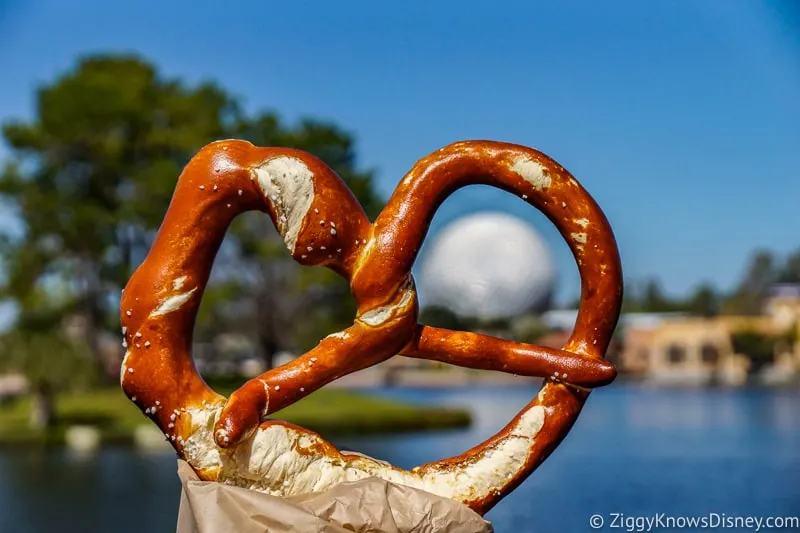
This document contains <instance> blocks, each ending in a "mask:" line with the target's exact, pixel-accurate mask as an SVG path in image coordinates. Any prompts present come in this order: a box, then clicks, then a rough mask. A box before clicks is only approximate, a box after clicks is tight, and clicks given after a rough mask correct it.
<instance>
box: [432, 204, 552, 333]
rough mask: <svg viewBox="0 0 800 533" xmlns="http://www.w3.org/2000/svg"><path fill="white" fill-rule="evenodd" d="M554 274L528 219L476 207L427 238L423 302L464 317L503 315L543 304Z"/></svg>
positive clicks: (510, 315) (550, 289) (548, 255)
mask: <svg viewBox="0 0 800 533" xmlns="http://www.w3.org/2000/svg"><path fill="white" fill-rule="evenodd" d="M555 278H556V274H555V267H554V265H553V258H552V255H551V253H550V250H549V248H548V247H547V245H546V244H545V242H544V240H543V239H542V238H541V237H540V236H539V234H538V233H537V232H536V231H535V230H534V229H533V227H531V226H530V224H527V223H526V222H524V221H522V220H520V219H518V218H516V217H513V216H511V215H507V214H504V213H477V214H474V215H470V216H467V217H464V218H461V219H459V220H457V221H456V222H453V223H451V224H450V225H448V226H446V227H445V228H444V229H443V230H442V231H441V232H440V233H439V234H438V235H437V236H436V238H435V239H434V241H433V242H432V243H431V248H430V251H429V252H428V253H427V254H426V257H425V258H424V261H423V264H422V268H421V272H420V281H421V289H422V290H423V291H424V292H423V301H422V303H423V305H425V306H441V307H446V308H448V309H450V310H451V311H453V312H454V313H456V314H458V315H460V316H464V317H478V318H482V319H493V318H507V317H512V316H516V315H519V314H521V313H525V312H527V311H529V310H531V309H536V308H541V307H542V306H543V305H545V304H546V303H547V300H548V299H549V297H550V295H551V294H552V292H553V288H554V286H555Z"/></svg>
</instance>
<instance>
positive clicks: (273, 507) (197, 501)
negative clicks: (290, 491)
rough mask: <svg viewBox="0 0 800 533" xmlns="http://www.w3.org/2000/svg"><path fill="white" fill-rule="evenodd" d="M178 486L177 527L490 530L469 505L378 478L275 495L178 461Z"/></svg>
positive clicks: (195, 532)
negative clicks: (201, 473) (212, 477)
mask: <svg viewBox="0 0 800 533" xmlns="http://www.w3.org/2000/svg"><path fill="white" fill-rule="evenodd" d="M178 476H179V477H180V478H181V483H182V485H183V490H182V492H181V504H180V510H179V511H178V529H177V533H228V532H230V533H233V532H236V533H265V532H302V533H353V532H356V533H492V532H493V531H494V530H493V529H492V526H491V524H490V523H489V522H487V521H486V520H484V519H483V518H482V517H481V516H480V515H478V514H477V513H476V512H474V511H473V510H472V509H470V508H469V507H467V506H465V505H463V504H461V503H458V502H455V501H453V500H449V499H447V498H442V497H440V496H436V495H434V494H430V493H428V492H424V491H421V490H417V489H412V488H409V487H405V486H402V485H395V484H392V483H389V482H387V481H384V480H382V479H378V478H369V479H364V480H361V481H355V482H351V483H342V484H340V485H338V486H336V487H334V488H332V489H330V490H327V491H325V492H317V493H312V494H303V495H300V496H292V497H290V498H278V497H275V496H269V495H267V494H263V493H260V492H255V491H251V490H248V489H243V488H240V487H232V486H228V485H223V484H221V483H215V482H208V481H200V480H199V479H198V477H197V475H196V474H195V473H194V471H193V470H192V468H191V467H190V466H189V464H188V463H186V462H184V461H178Z"/></svg>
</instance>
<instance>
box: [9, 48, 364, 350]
mask: <svg viewBox="0 0 800 533" xmlns="http://www.w3.org/2000/svg"><path fill="white" fill-rule="evenodd" d="M2 133H3V137H4V139H5V141H6V143H7V145H8V147H9V148H10V154H11V157H10V158H9V160H8V161H6V163H5V166H4V168H3V169H2V171H0V198H2V200H3V201H4V203H5V204H7V205H8V206H9V208H10V210H11V211H12V212H13V213H14V215H15V216H16V218H17V219H18V220H19V221H20V222H21V226H22V231H21V232H20V233H19V234H13V233H10V232H7V233H6V234H4V235H3V236H2V239H0V264H1V265H2V270H3V274H4V276H3V279H1V280H0V298H4V299H10V300H13V301H15V302H16V303H17V306H18V308H19V320H18V329H20V330H27V331H34V330H36V331H39V332H42V331H55V330H57V329H58V327H59V323H60V321H61V319H62V318H63V317H64V316H66V315H69V314H79V315H81V316H83V317H85V318H86V319H87V320H88V324H89V327H87V328H86V339H85V340H86V341H87V344H88V346H89V347H90V349H91V351H92V352H93V353H95V354H97V353H99V349H98V346H97V338H98V333H99V332H100V331H102V330H104V329H116V328H117V326H118V319H117V306H118V301H119V298H118V295H119V291H120V290H121V288H122V287H123V286H124V284H125V282H126V280H127V279H128V277H129V276H130V274H131V272H132V269H133V268H135V266H136V265H137V264H138V263H139V262H140V261H141V260H142V259H143V257H144V255H145V253H146V251H147V249H148V247H149V245H150V243H151V241H152V238H153V236H154V234H155V230H156V229H157V227H158V225H159V224H160V222H161V220H162V217H163V215H164V212H165V211H166V208H167V206H168V204H169V200H170V197H171V194H172V191H173V189H174V187H175V183H176V180H177V177H178V175H179V174H180V171H181V169H182V168H183V166H184V165H185V163H186V162H187V161H188V160H189V159H190V158H191V156H192V155H193V154H194V153H196V152H197V151H198V150H199V149H200V148H201V147H202V146H203V145H205V144H207V143H208V142H210V141H212V140H215V139H220V138H232V137H237V138H244V139H247V140H249V141H251V142H253V143H254V144H257V145H272V146H289V147H295V148H300V149H303V150H307V151H309V152H311V153H313V154H315V155H317V156H318V157H320V158H321V159H323V160H324V161H325V162H327V163H328V164H329V165H330V166H332V167H333V168H334V170H336V171H337V172H338V173H339V174H340V175H341V176H342V178H343V179H344V180H345V182H346V183H347V184H348V185H349V186H350V187H351V189H352V190H353V191H354V193H355V194H356V196H357V197H358V198H359V199H360V200H361V201H362V204H363V205H364V206H365V208H366V209H367V211H368V213H370V214H373V215H374V214H375V213H376V212H377V210H378V209H379V205H380V199H379V198H378V196H377V194H376V193H375V191H374V189H373V188H372V181H371V178H372V173H371V172H365V171H361V170H359V169H358V168H357V165H356V159H357V158H356V152H355V143H354V140H353V138H352V137H351V136H350V135H349V134H348V133H347V132H345V131H343V130H341V129H340V128H338V127H336V126H335V125H333V124H328V123H324V122H320V121H316V120H310V119H306V120H302V121H300V122H299V124H297V125H287V124H285V123H283V122H282V121H281V120H280V118H279V117H278V116H277V115H276V114H275V113H261V114H255V115H253V116H248V115H246V114H245V113H244V112H243V111H242V106H240V105H239V103H238V101H237V100H236V99H235V98H233V97H231V96H230V95H229V94H228V93H227V92H226V91H225V90H224V89H223V88H221V87H220V86H219V85H217V84H215V83H211V82H203V83H199V84H196V85H190V84H187V83H185V82H184V81H182V80H180V79H176V78H169V77H166V76H164V75H163V74H161V73H160V72H158V70H157V69H156V68H155V67H154V66H153V65H152V64H150V63H148V62H147V61H145V60H144V59H142V58H139V57H135V56H128V55H113V56H109V55H96V56H87V57H84V58H81V59H79V60H78V61H77V63H76V65H75V66H74V68H72V69H71V70H70V71H69V72H66V73H64V74H63V75H61V76H59V77H57V78H56V79H55V80H53V81H52V82H51V83H48V84H46V85H44V86H42V87H41V88H39V89H38V91H37V93H36V112H35V115H34V117H33V118H32V119H31V120H28V121H15V122H10V123H7V124H5V125H3V130H2ZM221 255H222V263H223V264H222V265H221V267H220V268H219V269H215V274H216V275H215V277H214V283H213V284H212V286H211V287H210V288H209V292H208V298H207V300H208V302H205V301H204V306H203V320H201V321H200V325H201V327H202V326H206V327H208V328H210V330H211V333H215V332H217V331H218V330H222V328H223V327H227V326H231V325H233V326H236V325H237V324H241V325H242V326H245V327H247V328H249V331H250V332H251V333H253V334H254V335H262V336H263V334H261V333H258V332H261V331H262V330H266V331H268V333H267V335H268V336H270V337H271V340H270V342H271V344H270V347H271V348H293V347H295V346H294V345H295V344H297V338H296V337H297V335H295V333H296V329H297V328H294V327H293V321H295V320H296V318H297V313H298V310H299V309H303V308H304V307H303V305H304V304H305V300H306V299H308V298H307V297H308V294H315V295H318V296H320V297H321V296H325V298H323V299H322V300H316V301H315V302H316V304H317V306H316V307H319V308H320V309H323V310H325V309H327V311H325V312H324V313H322V314H323V315H324V314H325V313H328V314H332V312H331V311H330V308H331V306H329V305H328V306H327V308H326V304H327V303H330V301H331V294H339V293H341V292H342V288H341V286H340V285H337V286H336V287H337V288H336V290H334V291H331V290H329V287H331V283H332V277H331V276H327V275H325V274H320V273H314V274H308V275H306V274H305V273H303V274H300V269H299V268H297V265H295V264H293V263H291V262H290V259H289V256H288V254H287V253H286V251H285V249H283V245H282V243H279V242H277V239H276V238H275V232H274V229H272V228H271V226H270V225H269V223H268V220H267V217H264V216H263V215H260V214H253V216H244V217H242V219H241V220H239V221H237V223H236V224H235V226H234V228H233V232H232V235H231V236H230V238H229V239H227V240H226V244H225V246H224V250H223V253H222V254H221ZM344 292H346V287H345V288H344ZM243 295H246V296H249V297H250V298H249V299H244V300H242V297H243ZM276 299H280V300H281V305H283V306H284V307H286V308H282V307H281V306H278V305H273V303H274V302H275V300H276ZM206 303H207V305H206ZM289 308H291V309H289ZM265 310H268V311H265ZM290 311H291V312H290ZM242 316H246V317H247V320H244V321H241V320H239V319H241V317H242ZM267 322H269V324H270V327H267V328H264V327H262V326H264V324H265V323H267ZM265 355H271V354H265Z"/></svg>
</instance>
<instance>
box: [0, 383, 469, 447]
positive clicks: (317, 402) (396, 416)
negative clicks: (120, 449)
mask: <svg viewBox="0 0 800 533" xmlns="http://www.w3.org/2000/svg"><path fill="white" fill-rule="evenodd" d="M221 392H223V393H226V392H228V391H221ZM29 412H30V401H29V399H28V398H20V399H18V400H16V401H14V402H13V403H10V404H6V405H0V446H20V445H44V446H62V445H64V434H65V432H66V430H67V428H68V427H70V426H76V425H81V426H93V427H95V428H97V429H98V430H99V431H100V434H101V442H102V444H103V445H111V444H113V445H132V444H133V442H134V438H133V435H134V431H135V430H136V428H137V427H138V426H146V425H151V426H153V427H155V426H154V425H153V423H152V422H151V421H150V420H149V419H147V418H145V416H144V415H143V414H142V413H141V411H139V409H138V408H136V407H135V406H134V405H133V404H132V403H131V402H130V401H128V399H127V398H126V397H125V396H124V395H123V394H122V391H121V390H120V389H119V388H116V387H114V388H106V389H99V390H93V391H88V392H85V393H80V394H77V393H76V394H64V395H61V396H59V397H58V398H57V401H56V413H57V417H58V418H57V421H56V424H55V426H54V427H53V428H52V429H50V430H48V431H46V432H40V431H34V430H32V429H30V428H29V427H28V414H29ZM274 417H275V418H279V419H281V420H286V421H288V422H292V423H294V424H298V425H300V426H303V427H305V428H307V429H310V430H312V431H316V432H318V433H320V434H322V435H323V436H325V437H337V436H346V435H364V434H380V433H386V434H392V433H402V432H411V431H433V430H445V429H456V428H463V427H466V426H468V425H469V424H470V422H471V418H470V415H469V413H468V412H467V411H464V410H460V409H452V408H438V407H430V406H418V405H413V404H406V403H401V402H397V401H394V400H387V399H385V398H379V397H375V396H371V395H368V394H363V393H360V392H351V391H346V390H341V389H330V390H328V389H323V390H320V391H318V392H315V393H314V394H311V395H310V396H308V397H307V398H304V399H303V400H302V401H300V402H297V403H296V404H294V405H292V406H290V407H287V408H286V409H284V410H283V411H281V412H279V413H276V414H275V415H274Z"/></svg>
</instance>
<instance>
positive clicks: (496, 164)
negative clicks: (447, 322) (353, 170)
mask: <svg viewBox="0 0 800 533" xmlns="http://www.w3.org/2000/svg"><path fill="white" fill-rule="evenodd" d="M470 184H486V185H491V186H494V187H498V188H501V189H504V190H506V191H508V192H511V193H514V194H516V195H519V196H520V197H521V198H522V199H523V200H525V201H526V202H527V203H529V204H530V205H532V206H534V207H536V208H538V209H539V210H540V211H542V212H543V213H544V214H545V215H546V216H547V217H548V218H549V219H550V220H551V221H552V222H553V223H554V224H555V226H556V227H557V228H558V230H559V232H560V233H561V235H562V236H564V238H565V239H566V240H567V242H568V244H569V246H570V248H571V250H572V252H573V255H574V256H575V258H576V261H577V264H578V269H579V272H580V275H581V281H582V293H581V303H580V309H579V313H578V318H577V322H576V325H575V329H574V331H573V333H572V335H571V337H570V339H569V341H568V342H567V343H566V345H565V346H564V347H563V349H562V350H556V349H550V348H544V347H537V346H533V345H529V344H524V343H517V342H511V341H507V340H502V339H498V338H494V337H490V336H487V335H481V334H477V333H470V332H461V331H450V330H445V329H440V328H434V327H429V326H426V325H422V324H419V323H418V321H417V319H418V302H417V295H416V290H415V286H414V280H413V277H412V276H411V274H410V271H411V267H412V265H413V263H414V261H415V259H416V257H417V253H418V251H419V249H420V247H421V245H422V242H423V240H424V238H425V236H426V233H427V231H428V228H429V225H430V222H431V219H432V218H433V215H434V213H435V212H436V210H437V208H438V207H439V205H440V204H441V203H442V201H444V199H445V198H446V197H447V196H448V195H450V194H451V193H453V192H454V191H455V190H457V189H458V188H460V187H464V186H466V185H470ZM250 210H260V211H263V212H266V213H268V215H269V216H270V217H271V219H272V221H273V223H274V224H275V226H276V228H277V229H278V231H279V233H280V234H281V236H282V237H283V239H284V241H285V243H286V246H287V248H288V250H289V252H290V253H291V256H292V257H293V258H294V259H295V260H296V261H297V262H299V263H300V264H301V265H306V266H312V265H313V266H317V265H319V266H325V267H328V268H330V269H332V270H333V271H335V272H337V273H338V274H340V275H341V276H343V277H344V278H345V279H346V280H347V281H348V282H349V284H350V288H351V291H352V293H353V295H354V297H355V299H356V302H357V304H358V311H357V316H356V317H355V320H354V322H353V324H352V326H350V327H348V328H347V329H345V330H344V331H341V332H338V333H333V334H331V335H329V336H327V337H325V338H324V339H322V340H321V341H320V343H319V344H318V345H317V346H316V347H314V348H313V349H312V350H310V351H309V352H307V353H305V354H303V355H301V356H299V357H297V358H296V359H294V360H292V361H291V362H289V363H287V364H284V365H282V366H280V367H277V368H274V369H272V370H269V371H268V372H266V373H264V374H262V375H261V376H258V377H257V378H254V379H252V380H250V381H248V382H246V383H245V384H244V385H243V386H242V387H241V388H239V389H238V390H237V391H235V392H234V393H233V394H232V395H231V396H230V398H227V399H226V398H225V397H223V396H221V395H219V394H217V393H216V392H214V391H213V390H211V388H209V387H208V385H206V383H205V382H204V381H203V379H202V378H201V377H200V375H199V374H198V372H197V370H196V368H195V366H194V362H193V360H192V356H191V344H192V332H193V328H194V323H195V318H196V315H197V310H198V307H199V305H200V300H201V297H202V294H203V291H204V289H205V286H206V284H207V282H208V278H209V275H210V272H211V267H212V264H213V260H214V257H215V255H216V253H217V250H218V249H219V246H220V244H221V243H222V240H223V237H224V235H225V232H226V230H227V227H228V226H229V224H230V223H231V221H232V220H233V219H234V217H236V216H237V215H238V214H240V213H242V212H245V211H250ZM621 280H622V277H621V266H620V260H619V254H618V251H617V247H616V243H615V240H614V236H613V233H612V231H611V228H610V226H609V224H608V221H607V220H606V218H605V216H604V214H603V212H602V211H601V209H600V208H599V207H598V205H597V204H596V203H595V201H594V200H593V199H592V198H591V196H590V195H589V194H588V193H587V192H586V191H585V190H584V189H583V187H581V185H580V184H579V183H578V182H577V181H576V180H575V179H574V178H573V177H572V176H571V175H570V174H569V173H568V172H567V171H566V170H565V169H564V168H563V167H561V166H560V165H559V164H558V163H556V162H555V161H554V160H552V159H550V158H549V157H547V156H546V155H544V154H542V153H540V152H538V151H536V150H533V149H531V148H526V147H523V146H518V145H513V144H507V143H500V142H491V141H467V142H460V143H455V144H452V145H449V146H447V147H445V148H442V149H440V150H438V151H436V152H434V153H432V154H431V155H429V156H428V157H426V158H425V159H422V160H420V161H419V162H417V164H416V165H414V167H413V168H412V169H411V171H410V172H409V173H408V174H407V175H406V176H405V177H404V178H403V180H402V181H401V182H400V184H399V185H398V187H397V189H396V190H395V192H394V194H393V195H392V197H391V198H390V199H389V201H388V203H387V205H386V207H385V209H384V210H383V211H382V212H381V213H380V215H379V216H378V218H377V219H376V220H375V222H374V224H370V221H369V219H368V218H367V217H366V215H365V214H364V211H363V209H362V208H361V206H360V204H359V203H358V201H357V200H356V199H355V197H354V196H353V194H352V193H351V192H350V190H349V189H348V188H347V187H346V185H345V184H344V183H343V182H342V181H341V179H340V178H339V177H338V176H337V175H336V174H335V173H334V172H333V171H332V170H331V169H330V168H329V167H328V166H326V165H325V164H324V163H323V162H322V161H320V160H319V159H317V158H315V157H314V156H312V155H310V154H308V153H305V152H302V151H298V150H291V149H285V148H260V147H256V146H253V145H252V144H250V143H248V142H246V141H240V140H227V141H219V142H215V143H212V144H209V145H207V146H206V147H204V148H203V149H202V150H201V151H200V152H199V153H198V154H197V155H196V156H195V157H194V158H192V159H191V161H190V162H189V163H188V164H187V166H186V167H185V169H184V171H183V172H182V174H181V176H180V178H179V179H178V183H177V186H176V189H175V192H174V195H173V198H172V201H171V203H170V206H169V208H168V210H167V213H166V215H165V218H164V220H163V223H162V225H161V227H160V229H159V231H158V234H157V236H156V239H155V242H154V243H153V246H152V248H151V250H150V252H149V254H148V255H147V257H146V259H145V260H144V262H143V263H142V264H141V265H140V266H139V268H138V269H137V270H136V272H135V273H134V275H133V276H132V277H131V279H130V281H129V283H128V285H127V287H126V288H125V290H124V291H123V297H122V302H121V322H122V326H123V330H122V331H123V336H124V339H125V340H124V344H125V345H126V347H127V351H126V353H125V357H124V360H123V363H122V368H121V372H120V381H121V384H122V388H123V390H124V392H125V393H126V395H127V396H128V397H129V398H130V400H131V401H133V402H134V403H135V404H136V405H137V406H138V407H139V408H140V409H142V410H143V411H144V414H145V415H147V416H148V417H150V418H151V419H152V420H153V422H155V423H156V425H158V427H159V428H160V429H161V431H163V432H164V435H165V437H166V438H167V439H168V440H169V442H170V443H171V444H172V446H173V447H174V448H175V450H176V452H177V453H178V455H179V456H180V457H181V458H183V459H185V460H186V461H187V462H188V463H189V464H190V465H191V466H192V467H193V468H194V470H195V471H196V472H197V474H198V476H199V477H200V478H201V479H204V480H209V481H218V482H221V483H227V484H232V485H236V486H241V487H247V488H250V489H253V490H258V491H262V492H266V493H269V494H273V495H277V496H290V495H295V494H301V493H306V492H312V491H320V490H325V489H327V488H330V487H332V486H333V485H336V484H338V483H340V482H344V481H353V480H357V479H362V478H366V477H370V476H377V477H380V478H383V479H385V480H387V481H390V482H394V483H399V484H403V485H408V486H411V487H415V488H419V489H423V490H426V491H429V492H432V493H434V494H438V495H441V496H445V497H449V498H452V499H454V500H457V501H460V502H462V503H464V504H466V505H468V506H469V507H471V508H472V509H474V510H475V511H477V512H479V513H485V512H487V511H488V510H489V509H491V508H492V507H493V506H494V505H495V504H496V503H497V502H498V501H500V499H502V498H503V497H504V496H505V495H506V494H508V493H509V492H510V491H511V490H513V489H514V488H515V487H516V486H517V485H519V484H520V483H521V482H522V481H523V480H524V479H525V478H527V477H528V476H529V475H530V474H531V472H533V470H534V469H535V468H536V467H537V466H538V465H539V464H540V463H541V462H542V461H544V460H545V458H547V456H549V454H550V453H551V452H552V451H553V450H554V449H555V448H556V446H558V444H559V443H560V442H561V440H562V439H563V438H564V437H565V436H566V435H567V433H568V432H569V430H570V428H571V426H572V424H573V423H574V422H575V420H576V418H577V416H578V414H579V413H580V410H581V408H582V406H583V404H584V402H585V401H586V398H587V397H588V395H589V389H590V388H592V387H597V386H600V385H604V384H607V383H610V382H611V381H612V380H613V379H614V377H615V376H616V371H615V369H614V367H613V365H611V364H610V363H608V362H606V361H604V360H603V356H604V354H605V351H606V349H607V347H608V344H609V341H610V338H611V335H612V333H613V331H614V328H615V326H616V322H617V319H618V316H619V312H620V304H621V297H622V282H621ZM396 354H401V355H403V356H407V357H413V358H419V359H428V360H436V361H442V362H446V363H450V364H454V365H459V366H463V367H469V368H475V369H488V370H498V371H502V372H508V373H514V374H518V375H525V376H538V377H543V378H546V379H545V382H544V384H543V386H542V388H541V389H540V391H539V393H538V394H537V395H536V397H535V398H534V399H533V400H532V401H531V403H529V404H528V405H527V406H526V407H525V408H523V409H522V410H521V411H520V412H519V413H518V414H517V415H516V416H515V417H514V418H513V419H512V420H511V421H510V422H509V423H508V425H506V426H505V428H503V429H502V430H501V431H499V432H498V433H497V434H496V435H494V436H493V437H491V438H489V439H488V440H486V441H485V442H483V443H481V444H479V445H477V446H476V447H474V448H472V449H470V450H468V451H467V452H465V453H463V454H462V455H459V456H457V457H452V458H449V459H444V460H441V461H437V462H433V463H429V464H425V465H422V466H419V467H416V468H413V469H411V470H408V471H406V470H402V469H400V468H396V467H394V466H392V465H390V464H388V463H385V462H382V461H379V460H376V459H372V458H370V457H366V456H363V455H361V454H357V453H355V452H340V451H338V450H337V449H336V448H335V447H334V446H332V445H331V444H330V443H328V442H326V441H325V440H324V439H323V438H322V437H321V436H319V435H318V434H316V433H313V432H311V431H308V430H306V429H303V428H301V427H298V426H295V425H292V424H289V423H287V422H285V421H280V420H272V419H268V416H269V415H270V414H272V413H274V412H276V411H279V410H280V409H283V408H284V407H286V406H288V405H290V404H291V403H293V402H296V401H297V400H299V399H301V398H303V397H305V396H307V395H308V394H310V393H311V392H313V391H315V390H317V389H319V388H320V387H322V386H324V385H325V384H327V383H330V382H332V381H334V380H336V379H337V378H340V377H342V376H344V375H347V374H350V373H352V372H356V371H358V370H360V369H364V368H367V367H369V366H372V365H375V364H377V363H379V362H381V361H385V360H387V359H389V358H391V357H393V356H394V355H396Z"/></svg>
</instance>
